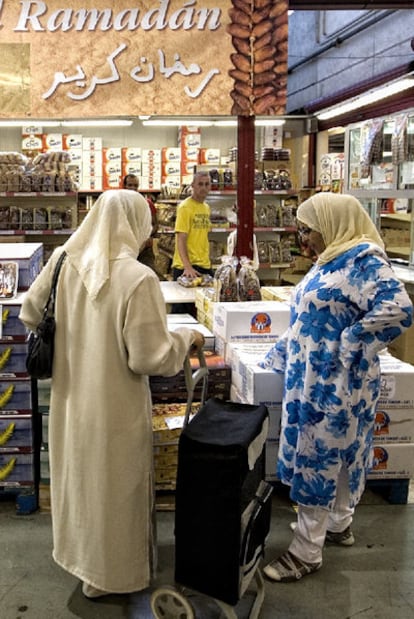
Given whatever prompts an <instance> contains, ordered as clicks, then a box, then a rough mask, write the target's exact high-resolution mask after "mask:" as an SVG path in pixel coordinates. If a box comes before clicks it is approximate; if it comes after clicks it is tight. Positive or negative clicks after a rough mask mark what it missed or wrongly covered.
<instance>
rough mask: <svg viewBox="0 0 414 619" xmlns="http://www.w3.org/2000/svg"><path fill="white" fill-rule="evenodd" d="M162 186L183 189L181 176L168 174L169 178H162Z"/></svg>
mask: <svg viewBox="0 0 414 619" xmlns="http://www.w3.org/2000/svg"><path fill="white" fill-rule="evenodd" d="M161 185H162V186H163V187H171V188H172V189H179V188H180V187H181V176H180V175H179V174H178V175H174V174H168V175H167V176H161Z"/></svg>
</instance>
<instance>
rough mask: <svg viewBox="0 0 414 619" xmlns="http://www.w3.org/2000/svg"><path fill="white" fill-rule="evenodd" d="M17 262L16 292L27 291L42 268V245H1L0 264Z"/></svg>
mask: <svg viewBox="0 0 414 619" xmlns="http://www.w3.org/2000/svg"><path fill="white" fill-rule="evenodd" d="M7 261H11V262H17V263H18V265H19V283H18V288H17V289H18V291H19V292H20V291H23V290H27V289H28V288H29V287H30V285H31V284H32V282H33V281H34V280H35V279H36V277H37V276H38V274H39V273H40V271H41V269H42V267H43V244H42V243H2V244H0V262H7Z"/></svg>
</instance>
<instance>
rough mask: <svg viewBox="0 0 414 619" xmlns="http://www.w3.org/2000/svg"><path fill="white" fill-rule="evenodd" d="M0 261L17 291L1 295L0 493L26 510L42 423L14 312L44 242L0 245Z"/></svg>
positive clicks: (34, 498)
mask: <svg viewBox="0 0 414 619" xmlns="http://www.w3.org/2000/svg"><path fill="white" fill-rule="evenodd" d="M0 259H1V266H2V269H3V270H6V269H8V276H9V278H8V279H9V281H11V279H12V278H11V277H10V273H11V272H13V271H12V270H11V269H12V267H13V268H16V267H15V266H13V265H15V264H16V263H17V268H16V272H17V278H16V279H15V281H14V285H15V287H16V288H17V291H16V292H15V293H13V292H12V291H10V294H9V293H8V294H7V298H1V299H0V307H1V318H2V321H1V326H2V329H1V335H0V495H1V494H2V493H6V494H11V493H13V494H14V495H15V496H16V509H17V512H18V513H19V514H29V513H31V512H33V511H35V510H36V509H37V507H38V485H39V475H40V459H39V453H40V437H41V427H40V418H39V416H38V414H37V384H36V381H33V380H32V379H31V378H30V376H29V375H28V374H27V371H26V356H27V339H26V336H27V332H26V329H25V326H24V324H23V323H22V322H21V321H20V320H19V313H20V309H21V304H22V301H23V298H24V293H25V291H26V290H27V289H28V288H29V287H30V285H31V283H32V282H33V281H34V279H35V278H36V277H37V275H38V273H39V272H40V270H41V268H42V264H43V246H42V244H41V243H0ZM4 294H5V292H4V291H3V295H4Z"/></svg>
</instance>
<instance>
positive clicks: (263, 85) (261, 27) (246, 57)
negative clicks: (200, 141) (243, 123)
mask: <svg viewBox="0 0 414 619" xmlns="http://www.w3.org/2000/svg"><path fill="white" fill-rule="evenodd" d="M229 17H230V23H229V24H228V26H227V32H228V33H229V34H230V35H231V39H232V44H233V47H234V49H235V52H234V53H233V54H231V56H230V59H231V61H232V64H233V67H234V68H232V69H231V70H230V71H229V75H230V77H232V78H233V80H234V86H233V89H232V90H231V92H230V96H231V98H232V99H233V105H232V110H231V113H232V115H234V116H256V115H283V114H284V113H285V106H286V92H287V49H288V2H287V0H232V7H231V8H230V9H229Z"/></svg>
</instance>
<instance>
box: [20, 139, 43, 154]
mask: <svg viewBox="0 0 414 619" xmlns="http://www.w3.org/2000/svg"><path fill="white" fill-rule="evenodd" d="M22 150H38V151H41V150H43V139H42V136H41V135H26V136H23V137H22Z"/></svg>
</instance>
